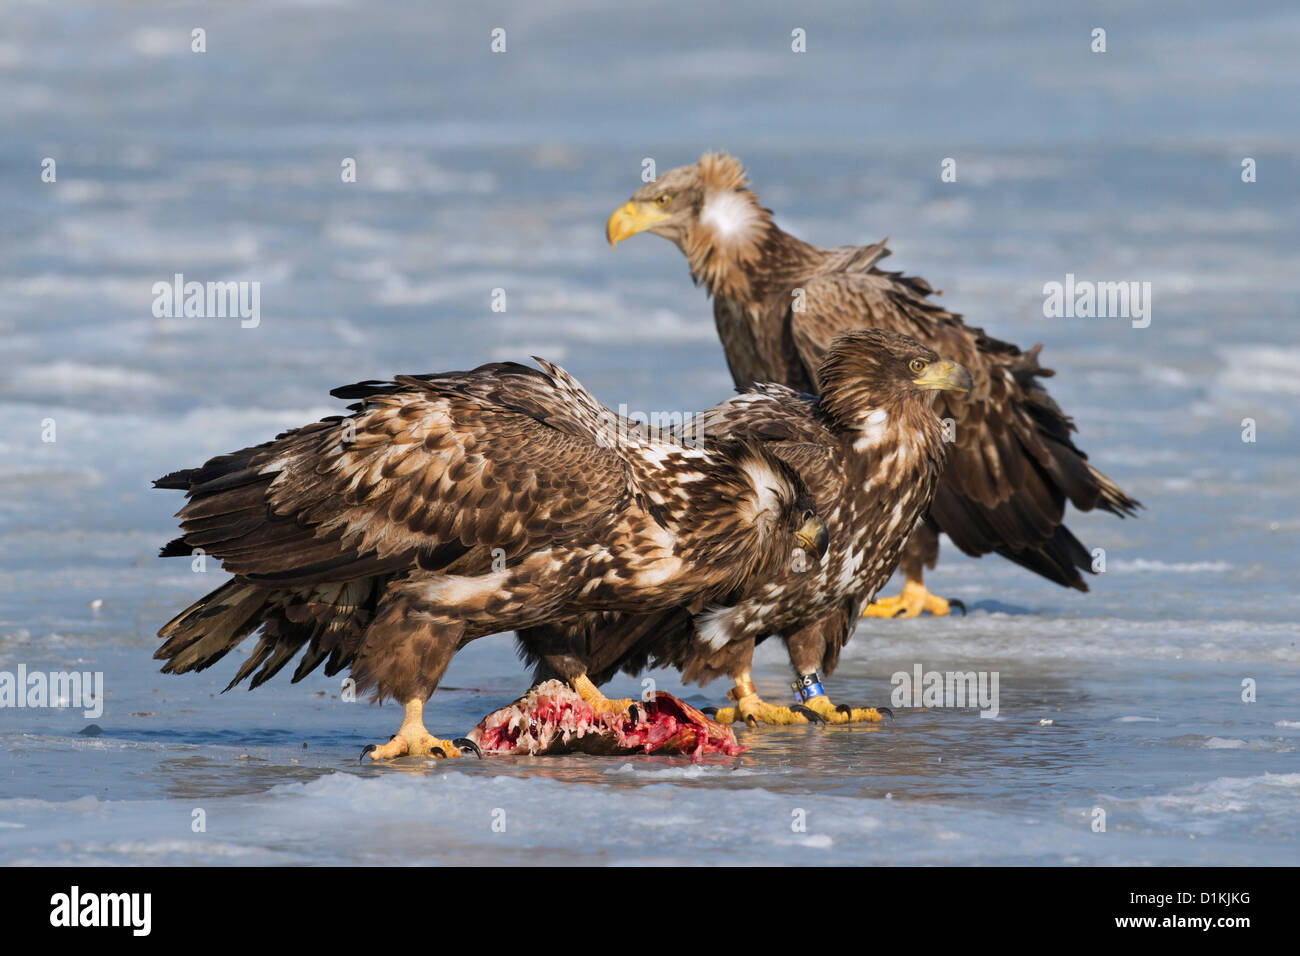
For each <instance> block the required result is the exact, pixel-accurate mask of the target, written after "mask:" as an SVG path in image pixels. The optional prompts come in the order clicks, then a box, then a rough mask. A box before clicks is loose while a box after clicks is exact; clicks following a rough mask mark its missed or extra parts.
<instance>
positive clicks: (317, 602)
mask: <svg viewBox="0 0 1300 956" xmlns="http://www.w3.org/2000/svg"><path fill="white" fill-rule="evenodd" d="M538 363H539V364H540V365H541V368H542V370H541V371H538V370H536V369H533V368H530V367H527V366H523V365H517V364H514V363H498V364H491V365H484V366H481V367H479V368H477V369H475V370H473V371H471V372H447V373H444V374H438V375H428V376H416V377H409V376H402V377H398V378H397V379H396V380H394V381H392V382H363V383H361V384H359V385H353V386H348V387H345V388H340V389H336V390H335V391H334V392H333V394H334V395H335V396H337V397H340V398H345V399H357V400H359V401H357V402H356V404H354V405H352V406H351V407H350V411H351V414H349V415H346V416H338V417H332V418H326V419H324V420H322V421H319V422H316V423H314V424H310V425H306V426H304V427H302V428H298V429H295V430H293V431H289V432H286V433H284V434H282V435H280V436H279V437H278V438H276V439H275V440H274V441H271V442H267V443H265V444H262V445H257V446H255V447H252V448H245V449H243V450H242V451H237V452H234V453H233V454H229V455H223V456H220V457H217V458H213V459H212V460H211V461H209V462H208V463H207V464H205V465H203V466H202V467H200V468H192V469H186V470H184V471H177V472H173V473H172V474H169V475H167V476H166V477H164V478H161V479H159V480H158V481H157V482H156V483H155V484H156V486H157V487H160V488H175V489H180V490H183V491H184V492H185V493H186V497H187V499H188V501H187V503H186V505H185V507H184V508H182V509H181V511H180V512H179V513H178V515H177V517H179V518H180V519H181V529H182V531H183V534H182V536H181V537H180V538H177V539H176V540H175V541H173V542H171V543H170V544H168V545H167V546H166V547H165V548H163V550H162V554H163V555H164V556H168V555H185V556H188V555H191V554H192V553H194V551H195V550H196V549H202V550H203V551H204V552H206V553H209V554H212V555H214V556H216V557H217V558H219V559H220V561H221V563H222V566H223V567H224V568H225V570H227V571H230V572H232V573H233V574H234V575H235V576H234V578H232V579H231V580H230V581H228V582H227V583H226V584H224V585H222V586H221V587H220V588H218V589H216V590H215V591H213V592H212V593H211V594H208V595H207V596H206V597H204V598H202V599H200V600H199V601H197V602H195V604H193V605H192V606H191V607H189V608H187V609H185V610H184V611H182V612H181V613H180V614H179V615H178V616H177V617H176V618H174V619H173V620H172V621H170V622H169V623H168V624H167V625H165V626H164V627H163V628H162V630H161V631H160V632H159V636H160V637H161V638H164V639H165V643H164V644H163V645H162V647H161V648H160V649H159V650H158V652H157V653H156V654H155V657H157V658H158V659H161V660H165V661H166V662H167V663H166V665H165V666H164V667H163V671H164V672H165V673H184V672H186V671H191V670H203V669H204V668H206V667H209V666H211V665H212V664H214V663H215V662H216V661H218V660H220V659H221V658H222V657H224V656H225V655H226V654H227V653H229V652H230V651H231V650H233V649H234V648H235V647H236V646H237V645H239V644H240V643H241V642H242V641H243V640H244V639H245V638H247V637H250V636H251V635H253V634H254V633H260V640H259V642H258V644H257V645H256V647H255V648H254V649H253V652H252V654H251V656H250V657H249V658H248V660H247V661H245V662H244V664H243V666H242V667H240V669H239V671H238V673H237V674H236V675H235V677H234V680H232V681H231V682H230V687H233V686H235V685H236V684H238V683H239V682H240V681H242V680H244V679H245V678H247V677H249V676H250V675H251V676H252V681H251V685H250V687H257V686H258V685H259V684H261V683H262V682H264V681H266V680H267V679H268V678H270V677H272V676H273V675H274V674H275V673H276V672H278V671H279V670H280V669H281V668H283V667H284V665H285V664H286V663H288V661H289V660H290V659H291V658H293V657H294V656H295V655H296V654H298V652H299V651H301V650H303V648H306V650H305V653H304V654H303V656H302V659H301V662H300V663H299V665H298V667H297V670H296V671H295V672H294V676H293V679H294V681H298V680H301V679H302V678H303V677H304V676H306V675H307V674H309V673H311V672H312V671H313V670H314V669H315V668H316V667H317V666H319V665H320V664H321V663H322V662H323V663H324V664H325V673H326V674H327V675H333V674H335V673H337V672H338V671H339V670H341V669H342V668H344V667H350V669H351V675H352V677H353V678H354V679H355V680H356V684H357V689H358V690H361V691H372V692H373V695H374V698H375V699H376V700H378V701H382V700H384V699H385V698H390V697H391V698H396V699H398V700H401V701H402V702H403V703H404V704H405V705H406V718H405V720H404V722H403V723H402V726H401V729H400V730H399V731H398V733H397V734H396V735H395V736H394V737H393V739H392V740H391V741H389V742H388V743H387V744H384V745H382V746H378V747H374V746H372V747H368V748H367V751H366V752H368V753H369V754H370V756H371V758H372V759H376V760H378V759H385V758H390V757H397V756H401V755H404V754H432V755H435V756H444V757H458V756H460V755H461V750H462V748H466V749H472V750H475V751H477V750H478V748H477V747H476V746H475V745H474V744H473V743H471V742H469V741H467V740H465V739H464V738H459V739H457V740H441V739H439V738H437V737H434V736H433V735H432V734H430V733H429V732H428V731H427V730H425V727H424V723H423V719H422V712H423V706H424V703H425V701H426V700H427V699H428V698H429V697H430V696H431V695H432V694H433V692H434V689H435V688H436V687H437V686H438V682H439V680H440V679H441V677H442V675H443V672H444V671H445V670H446V667H447V664H448V663H449V662H450V660H451V658H452V655H454V654H455V653H456V651H457V650H458V649H459V648H460V647H463V646H464V645H465V644H467V643H468V642H469V641H472V640H474V639H475V638H477V637H481V636H484V635H487V634H493V633H497V632H500V631H509V630H516V629H520V628H525V629H526V628H529V627H532V626H537V625H540V624H544V623H550V622H565V621H581V620H584V619H590V618H592V617H595V616H599V615H601V614H606V613H610V612H625V613H639V614H645V613H648V612H652V611H655V610H658V609H662V608H667V607H680V606H686V607H705V606H708V605H709V604H710V603H711V602H713V601H715V600H718V599H721V598H724V597H725V596H726V595H729V594H731V593H734V592H735V591H737V589H739V588H741V587H742V586H743V584H744V583H745V582H746V581H747V580H748V579H749V578H750V577H751V576H753V575H756V574H757V575H763V574H767V573H770V572H771V571H772V569H774V568H775V567H778V566H781V565H783V564H785V563H786V562H789V561H790V560H791V558H792V554H793V553H794V551H795V549H796V548H799V549H803V550H804V552H806V553H807V554H808V555H809V560H813V556H816V557H820V555H821V554H822V551H823V549H824V548H825V543H826V537H827V530H826V527H825V525H824V524H823V522H822V521H821V518H820V517H819V516H818V515H817V513H816V512H815V510H814V508H815V506H814V504H813V501H812V498H811V496H810V495H809V493H808V490H807V488H806V487H805V486H804V485H803V483H802V481H801V480H800V479H799V477H798V475H797V474H796V473H795V471H794V470H793V469H792V468H791V467H790V466H789V465H787V464H786V463H785V462H783V461H782V460H781V459H780V458H778V457H776V456H775V455H773V454H772V453H771V452H769V451H767V450H765V449H764V448H762V447H761V445H760V444H758V443H748V442H708V441H706V442H703V443H701V444H700V445H697V446H694V447H684V446H682V445H681V444H679V443H674V442H667V441H663V440H660V439H658V438H657V437H655V436H643V435H641V434H640V433H639V432H638V431H637V429H636V428H635V426H632V427H628V423H626V422H624V421H622V420H620V419H619V418H618V416H616V415H615V414H614V413H613V412H611V411H609V410H608V409H606V408H605V407H603V406H602V405H600V404H599V403H598V402H597V401H596V399H595V398H593V397H592V396H591V395H590V394H589V393H588V392H587V391H586V390H585V389H584V388H583V387H582V386H581V385H580V384H579V383H578V382H577V381H576V380H574V379H573V378H572V377H571V376H569V374H568V373H567V372H565V371H564V370H563V369H561V368H560V367H558V366H556V365H553V364H551V363H548V362H543V361H541V360H540V359H539V360H538ZM564 651H565V649H564V648H563V647H555V646H551V647H548V648H544V649H543V653H544V654H545V656H547V658H548V659H550V660H553V661H554V663H555V668H556V670H558V671H561V676H562V677H563V678H564V679H566V680H568V681H569V682H570V684H571V686H572V687H573V688H574V690H575V691H577V692H578V694H579V695H580V696H582V698H583V699H584V700H585V701H587V702H588V703H589V704H591V705H592V707H593V708H594V709H596V710H597V711H598V712H604V711H608V710H609V709H610V708H612V707H615V706H618V705H616V704H614V703H612V702H610V701H608V700H607V699H606V698H605V697H604V696H603V695H601V694H600V692H599V691H598V690H597V689H596V687H595V685H594V684H593V683H592V682H591V681H590V679H589V678H588V677H587V676H586V673H585V671H584V670H583V669H581V668H580V667H574V666H572V661H573V656H572V655H566V654H565V653H564ZM254 672H256V673H254ZM230 687H227V690H229V689H230ZM363 756H364V753H363Z"/></svg>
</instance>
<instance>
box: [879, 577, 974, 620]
mask: <svg viewBox="0 0 1300 956" xmlns="http://www.w3.org/2000/svg"><path fill="white" fill-rule="evenodd" d="M954 607H955V608H957V609H958V610H959V611H961V612H962V614H965V613H966V605H965V604H962V603H961V601H957V600H952V601H945V600H944V599H943V598H941V597H939V596H937V595H934V594H931V593H930V592H929V590H927V589H926V586H925V584H924V583H923V582H922V580H921V578H920V576H919V575H918V576H917V577H915V578H913V577H911V576H909V577H908V578H907V581H906V582H905V583H904V584H903V590H902V592H901V593H899V594H896V595H894V596H893V597H883V598H880V599H879V600H876V601H872V602H871V603H870V604H868V605H867V606H866V607H864V608H863V609H862V616H863V617H918V616H919V615H920V614H921V612H922V611H929V612H930V613H931V614H933V615H934V616H935V617H947V616H948V615H949V614H951V613H952V609H953V608H954Z"/></svg>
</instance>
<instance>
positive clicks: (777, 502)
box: [737, 445, 830, 561]
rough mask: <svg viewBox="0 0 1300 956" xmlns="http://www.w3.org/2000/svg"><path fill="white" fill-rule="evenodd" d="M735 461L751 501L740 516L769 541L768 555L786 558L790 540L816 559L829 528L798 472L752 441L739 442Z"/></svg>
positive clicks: (823, 546) (826, 539) (824, 544)
mask: <svg viewBox="0 0 1300 956" xmlns="http://www.w3.org/2000/svg"><path fill="white" fill-rule="evenodd" d="M737 463H738V466H739V469H738V470H739V471H740V473H741V475H742V476H743V478H744V481H745V484H746V485H748V492H749V493H748V494H747V495H745V497H747V498H748V499H749V501H750V502H751V503H752V504H751V510H750V513H748V514H745V515H744V518H745V519H746V521H747V522H748V523H749V524H750V526H752V527H754V528H757V529H758V530H760V531H761V532H763V533H764V536H765V537H766V538H767V539H768V540H769V541H770V542H771V547H770V548H769V549H768V551H769V554H768V557H770V558H771V559H772V560H773V561H784V560H786V559H787V558H789V556H790V546H791V543H793V545H794V546H795V547H798V548H802V549H803V550H804V551H805V552H807V553H809V554H811V555H814V556H815V558H816V560H818V561H820V560H821V558H822V555H824V554H825V553H826V548H827V546H828V545H829V543H830V532H829V530H828V529H827V527H826V522H825V521H824V520H823V519H822V517H821V515H820V514H818V512H817V504H816V502H815V501H814V499H813V495H812V492H811V491H809V490H808V486H807V485H805V484H804V482H803V479H802V478H801V477H800V476H799V473H798V472H797V471H795V469H794V468H792V467H790V465H789V464H787V463H786V462H785V461H782V460H781V459H780V458H778V457H777V456H776V455H773V454H771V453H769V452H767V451H765V450H764V449H762V448H760V447H758V446H755V445H745V446H742V447H741V450H740V451H739V454H738V461H737ZM790 537H793V542H791V541H790Z"/></svg>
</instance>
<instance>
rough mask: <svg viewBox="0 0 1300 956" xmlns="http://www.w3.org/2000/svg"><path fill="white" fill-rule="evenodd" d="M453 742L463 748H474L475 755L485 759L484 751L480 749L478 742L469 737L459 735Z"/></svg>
mask: <svg viewBox="0 0 1300 956" xmlns="http://www.w3.org/2000/svg"><path fill="white" fill-rule="evenodd" d="M452 744H453V745H454V746H456V747H459V748H460V749H461V750H472V751H474V756H475V757H478V759H479V760H482V759H483V751H482V750H480V749H479V746H478V744H476V743H474V741H472V740H470V739H469V738H468V737H457V738H456V739H455V740H453V741H452Z"/></svg>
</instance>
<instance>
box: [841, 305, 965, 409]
mask: <svg viewBox="0 0 1300 956" xmlns="http://www.w3.org/2000/svg"><path fill="white" fill-rule="evenodd" d="M817 381H818V383H819V384H820V388H821V393H822V403H823V406H824V407H825V408H826V410H827V411H828V412H830V414H831V415H832V416H834V417H835V418H836V419H838V420H839V421H841V422H842V423H844V424H846V425H856V426H861V424H862V421H860V420H863V421H865V422H867V423H875V422H880V423H883V422H885V421H888V420H890V419H891V418H892V417H894V416H893V414H892V413H894V412H902V411H905V410H909V409H912V408H914V407H920V406H923V407H925V408H929V407H930V406H931V405H932V404H933V401H934V396H935V394H936V392H939V391H954V392H963V393H969V392H970V390H971V377H970V373H969V372H967V371H966V369H964V368H962V367H961V366H960V365H958V364H957V363H956V362H951V361H947V360H945V359H942V358H940V357H939V354H938V353H937V352H935V351H934V349H931V348H929V347H928V346H925V345H922V344H921V343H920V342H918V341H917V340H916V339H914V338H912V337H911V336H908V335H902V334H900V333H898V332H889V331H886V330H884V329H855V330H854V331H852V332H846V333H844V334H843V335H840V336H838V337H837V338H836V339H835V340H834V341H833V342H832V343H831V347H830V349H829V350H828V351H827V353H826V359H825V361H823V362H822V364H821V367H820V368H819V369H818V372H817ZM936 421H937V419H936Z"/></svg>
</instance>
